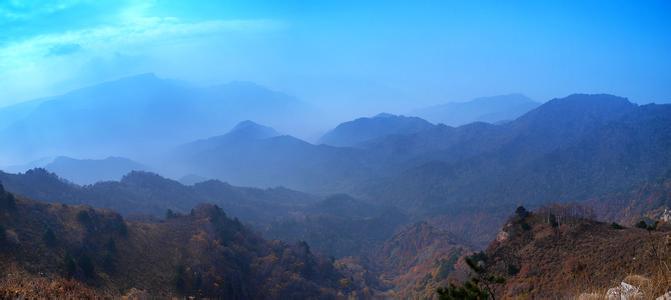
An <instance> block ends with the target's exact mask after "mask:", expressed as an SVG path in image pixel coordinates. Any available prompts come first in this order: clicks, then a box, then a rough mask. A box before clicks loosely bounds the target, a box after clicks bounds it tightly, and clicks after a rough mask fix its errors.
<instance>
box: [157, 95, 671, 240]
mask: <svg viewBox="0 0 671 300" xmlns="http://www.w3.org/2000/svg"><path fill="white" fill-rule="evenodd" d="M378 118H379V117H378ZM381 118H383V119H385V120H386V119H390V120H404V119H403V117H391V116H387V115H385V116H381ZM373 119H376V118H372V119H370V120H364V121H353V123H351V124H352V125H351V126H354V124H355V125H356V127H357V128H358V129H357V130H356V131H355V132H356V134H355V135H353V136H351V137H349V140H352V141H357V146H356V148H353V147H334V146H328V145H313V144H310V143H307V142H304V141H301V140H299V139H296V138H293V137H291V136H282V135H280V136H273V137H265V138H255V137H252V138H245V139H229V138H226V136H227V135H224V136H222V137H218V138H214V139H210V140H205V141H201V142H196V143H192V144H187V145H184V146H183V147H181V148H179V150H178V151H177V153H176V155H175V156H173V157H171V159H170V160H168V161H169V162H170V163H166V164H165V165H170V164H173V165H178V166H179V167H180V170H181V173H184V174H195V175H198V176H201V177H205V178H220V179H223V180H226V181H230V182H232V183H234V184H242V185H253V186H278V185H281V186H287V187H290V188H294V189H299V190H306V191H310V192H315V193H336V192H348V193H350V194H354V196H356V197H358V198H361V199H363V200H366V201H369V202H373V203H378V204H384V205H391V206H396V207H398V208H400V209H401V210H402V211H404V212H406V213H410V214H411V215H413V216H416V217H418V218H426V217H431V218H433V217H435V216H447V218H445V219H452V220H463V219H466V220H468V219H469V217H470V216H473V215H474V214H481V213H487V214H490V217H489V218H484V217H483V219H485V220H488V219H489V220H495V221H491V224H493V225H494V226H489V227H492V228H496V227H497V226H496V225H497V224H500V222H503V220H504V219H505V214H504V213H501V212H505V211H509V210H510V209H512V208H514V207H516V206H517V205H519V204H525V205H527V206H530V207H534V206H537V205H542V204H543V203H549V202H555V201H560V202H561V201H583V200H587V199H590V198H593V197H597V196H601V195H604V194H607V193H612V192H617V191H626V190H628V189H630V188H632V187H633V186H635V185H637V184H640V183H642V182H647V181H650V180H654V179H655V178H657V177H659V176H661V175H662V174H664V173H665V172H667V171H668V170H669V169H671V152H670V151H668V150H667V149H669V148H671V131H669V130H668V128H671V106H670V105H655V104H650V105H643V106H639V105H636V104H633V103H631V102H629V101H628V100H627V99H625V98H621V97H616V96H611V95H584V94H576V95H571V96H569V97H566V98H561V99H553V100H551V101H548V102H546V103H544V104H542V105H540V106H539V107H537V108H535V109H533V110H531V111H529V112H528V113H526V114H524V115H522V116H521V117H519V118H517V119H515V120H513V121H511V122H507V123H505V124H500V125H495V124H489V123H472V124H468V125H464V126H460V127H450V126H446V125H430V126H429V125H426V123H422V124H425V125H426V126H427V129H425V130H421V131H417V132H414V133H405V134H404V133H394V130H392V129H393V128H392V129H390V130H389V131H380V130H379V129H378V128H377V126H378V125H379V124H378V123H377V121H375V120H373ZM413 120H414V119H413ZM349 126H350V125H348V126H345V125H343V127H345V128H347V127H349ZM366 126H371V127H370V128H368V129H366V128H365V127H366ZM394 126H396V125H394ZM334 131H336V130H335V129H334ZM337 131H338V132H341V134H343V135H344V134H345V133H347V132H348V131H347V130H345V131H340V130H337ZM358 132H391V133H392V134H390V135H385V136H373V137H371V139H369V140H365V141H360V140H361V139H362V138H361V136H360V135H359V134H358ZM229 134H232V133H229ZM381 134H384V133H381ZM347 139H348V138H347V137H345V140H347ZM203 144H207V145H208V146H207V147H202V145H203ZM445 223H446V224H445V226H447V227H454V226H456V225H457V224H447V223H450V222H445ZM488 224H489V223H488ZM493 231H494V230H491V229H490V230H489V232H488V233H484V232H483V233H482V234H478V237H477V238H478V239H479V241H478V242H479V245H481V246H484V245H485V243H486V242H487V241H488V240H490V239H491V238H492V237H493V234H494V232H493ZM466 235H469V236H471V237H473V235H472V234H469V233H466Z"/></svg>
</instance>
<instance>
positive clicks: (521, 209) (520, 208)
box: [515, 206, 529, 219]
mask: <svg viewBox="0 0 671 300" xmlns="http://www.w3.org/2000/svg"><path fill="white" fill-rule="evenodd" d="M515 215H517V216H518V217H519V218H520V219H524V218H526V217H527V216H529V211H528V210H527V209H526V208H524V206H518V207H517V209H515Z"/></svg>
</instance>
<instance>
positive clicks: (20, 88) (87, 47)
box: [0, 0, 286, 106]
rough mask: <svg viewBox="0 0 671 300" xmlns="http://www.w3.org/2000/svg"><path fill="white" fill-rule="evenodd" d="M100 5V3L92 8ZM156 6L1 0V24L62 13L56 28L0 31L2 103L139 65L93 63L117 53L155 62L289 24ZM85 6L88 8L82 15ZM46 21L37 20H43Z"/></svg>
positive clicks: (86, 0) (28, 24)
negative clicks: (157, 11) (180, 13)
mask: <svg viewBox="0 0 671 300" xmlns="http://www.w3.org/2000/svg"><path fill="white" fill-rule="evenodd" d="M98 3H104V4H100V5H98ZM96 5H98V6H97V7H95V9H92V8H91V7H92V6H96ZM102 5H107V6H110V7H107V6H102ZM153 7H154V1H125V0H119V1H114V2H113V4H109V2H104V1H102V2H95V1H92V0H59V1H50V2H49V3H45V2H44V1H16V0H8V1H0V25H2V24H3V23H4V24H10V25H7V26H12V27H11V28H12V29H18V28H31V26H33V25H32V24H33V22H37V21H39V22H42V23H44V22H45V20H51V19H50V18H51V17H56V16H58V18H55V19H53V21H47V24H49V22H51V23H54V24H53V25H58V26H59V27H57V29H56V30H46V31H45V30H34V31H31V30H28V31H26V30H18V31H17V30H14V31H12V32H11V33H10V32H5V34H4V35H3V34H2V33H0V37H1V38H0V41H1V42H0V90H1V91H2V92H0V106H2V105H6V104H10V103H13V102H17V101H20V100H26V99H29V98H33V97H38V96H44V95H49V94H52V93H58V92H62V91H63V90H64V89H67V88H75V87H77V85H76V84H75V85H68V84H67V83H72V82H79V85H81V84H85V83H86V82H90V81H92V80H93V81H95V80H104V79H105V78H106V77H107V78H109V77H115V76H119V75H124V74H123V73H128V72H133V70H134V69H132V68H131V67H129V66H125V68H127V70H126V71H125V72H122V71H121V70H120V69H119V68H108V67H104V66H103V67H101V66H94V64H96V63H99V62H107V61H117V60H118V59H119V57H143V59H144V60H151V59H152V58H153V57H154V55H155V54H156V53H159V52H162V51H163V52H164V51H168V50H167V49H170V48H171V47H181V46H180V45H189V44H193V42H194V41H195V40H197V41H198V43H204V44H207V43H208V42H209V41H212V40H226V39H227V37H230V38H231V39H235V38H239V37H240V36H248V35H254V34H262V33H267V32H274V31H277V30H282V29H283V28H285V27H286V24H285V23H283V22H281V21H277V20H271V19H202V18H201V19H194V20H192V19H190V20H184V19H180V18H176V17H171V16H156V15H154V14H153V11H152V8H153ZM82 12H86V13H85V14H84V15H82ZM102 12H109V13H105V15H104V18H100V17H95V19H93V20H92V21H95V22H88V21H86V20H82V21H81V22H79V21H78V22H76V23H72V24H69V23H67V22H65V21H63V18H64V16H66V17H65V18H67V16H70V15H72V16H87V15H88V14H89V13H94V14H100V13H102ZM64 22H65V23H64ZM42 23H40V25H35V26H38V27H40V26H43V24H42ZM17 24H19V25H17ZM3 26H4V25H3ZM33 27H34V26H33ZM55 28H56V27H55ZM38 29H39V28H38ZM135 64H141V63H138V62H135ZM148 68H150V67H148ZM93 69H95V70H98V71H100V70H101V69H102V70H107V71H109V70H115V71H114V73H115V74H96V76H92V71H91V70H93ZM147 71H151V70H147Z"/></svg>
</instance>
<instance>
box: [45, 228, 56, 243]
mask: <svg viewBox="0 0 671 300" xmlns="http://www.w3.org/2000/svg"><path fill="white" fill-rule="evenodd" d="M42 240H43V241H44V243H45V244H46V245H47V246H48V247H54V246H56V244H57V242H58V241H57V240H56V234H54V231H53V230H51V228H47V230H45V231H44V234H43V235H42Z"/></svg>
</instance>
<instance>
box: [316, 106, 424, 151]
mask: <svg viewBox="0 0 671 300" xmlns="http://www.w3.org/2000/svg"><path fill="white" fill-rule="evenodd" d="M433 126H434V125H433V124H431V123H429V122H427V121H425V120H423V119H420V118H417V117H406V116H396V115H392V114H387V113H381V114H378V115H376V116H374V117H372V118H359V119H356V120H354V121H349V122H345V123H342V124H340V125H338V126H337V127H336V128H334V129H333V130H331V131H329V132H327V133H326V134H324V136H322V137H321V139H320V140H319V143H321V144H326V145H332V146H356V145H358V144H360V143H362V142H365V141H368V140H372V139H375V138H379V137H383V136H387V135H392V134H409V133H415V132H420V131H424V130H427V129H430V128H432V127H433Z"/></svg>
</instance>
